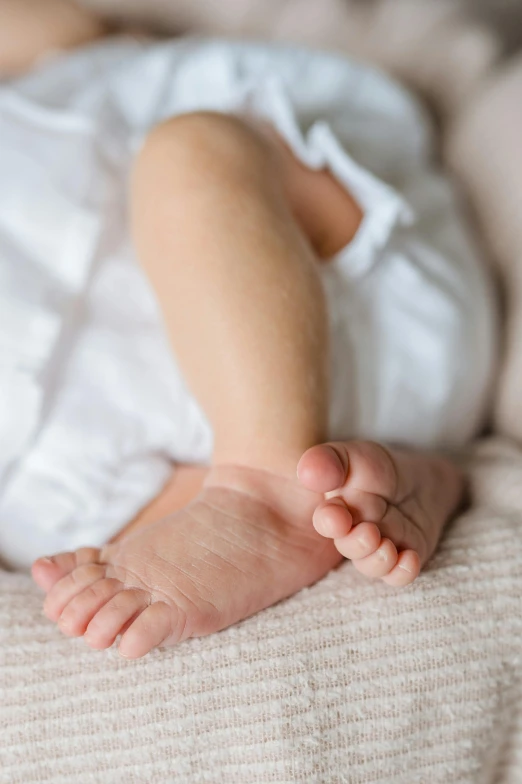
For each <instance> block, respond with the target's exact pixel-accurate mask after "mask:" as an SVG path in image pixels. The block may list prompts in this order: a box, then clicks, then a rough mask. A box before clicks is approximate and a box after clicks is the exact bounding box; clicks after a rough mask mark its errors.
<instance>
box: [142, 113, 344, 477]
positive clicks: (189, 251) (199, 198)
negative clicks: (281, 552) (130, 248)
mask: <svg viewBox="0 0 522 784" xmlns="http://www.w3.org/2000/svg"><path fill="white" fill-rule="evenodd" d="M291 160H292V161H293V160H295V159H293V158H292V159H291ZM286 161H287V158H286V157H285V156H284V152H283V151H282V150H280V149H279V148H277V147H275V146H274V144H273V142H272V140H271V138H270V137H269V136H268V137H265V136H264V135H261V134H260V133H259V132H257V130H255V129H253V128H251V127H249V126H248V125H247V124H246V123H244V122H242V121H240V120H238V119H236V118H233V117H228V116H224V115H217V114H198V115H187V116H183V117H178V118H175V119H173V120H170V121H169V122H167V123H165V124H164V125H162V126H160V127H159V128H157V129H156V130H155V131H154V132H153V133H152V134H151V136H150V138H149V141H148V143H147V145H146V146H145V149H144V150H143V152H142V154H141V156H140V158H139V160H138V163H137V166H136V171H135V176H134V194H135V197H134V205H133V224H134V235H135V243H136V247H137V251H138V255H139V257H140V259H141V261H142V264H143V265H144V267H145V269H146V271H147V273H148V275H149V278H150V280H151V281H152V284H153V286H154V288H155V290H156V293H157V296H158V298H159V301H160V304H161V306H162V310H163V314H164V318H165V322H166V326H167V329H168V332H169V336H170V339H171V343H172V346H173V348H174V352H175V354H176V357H177V359H178V362H179V363H180V365H181V367H182V369H183V372H184V375H185V377H186V379H187V381H188V383H189V386H190V388H191V389H192V391H193V393H194V395H195V396H196V398H197V399H198V401H199V402H200V404H201V406H202V408H203V409H204V411H205V413H206V415H207V417H208V418H209V419H210V422H211V424H212V427H213V431H214V437H215V450H214V462H215V463H218V464H219V463H227V464H230V463H232V464H238V465H246V466H251V467H255V468H264V469H268V470H275V471H277V472H278V473H285V474H288V475H290V476H295V466H296V464H297V460H298V459H299V456H300V455H301V454H302V452H303V450H304V449H305V448H307V447H308V446H311V445H312V444H315V443H317V442H318V441H319V440H321V438H322V437H323V436H324V433H325V428H326V418H327V402H328V379H327V366H328V346H327V321H326V312H325V302H324V296H323V291H322V286H321V282H320V280H319V274H318V268H317V264H316V257H315V254H314V252H313V248H312V246H311V243H310V241H309V240H308V239H307V237H306V236H305V233H304V231H303V229H302V227H301V226H300V225H299V222H298V220H297V219H296V218H295V217H294V215H293V212H292V203H291V201H290V199H289V196H288V191H289V189H290V188H291V187H292V185H293V183H294V180H295V179H296V176H297V175H298V174H299V172H294V171H290V172H287V170H286V168H287V167H286V165H285V162H286ZM289 165H292V164H291V163H290V164H289ZM295 165H297V162H295ZM306 171H307V170H305V169H304V168H302V172H303V175H304V173H305V172H306ZM331 182H332V184H333V180H332V181H331ZM337 187H338V188H339V190H340V191H341V188H340V187H339V186H337ZM343 193H344V192H343ZM346 198H347V199H348V197H346ZM316 199H317V202H319V198H318V197H317V196H316ZM302 201H304V199H301V202H302ZM294 202H297V200H296V199H295V200H294ZM349 206H350V205H349ZM302 211H303V210H302ZM347 212H348V213H349V210H347ZM303 219H304V218H303Z"/></svg>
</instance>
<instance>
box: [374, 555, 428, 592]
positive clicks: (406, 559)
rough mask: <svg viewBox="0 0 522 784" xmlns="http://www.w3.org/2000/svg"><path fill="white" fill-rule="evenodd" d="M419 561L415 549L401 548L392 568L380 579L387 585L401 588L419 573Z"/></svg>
mask: <svg viewBox="0 0 522 784" xmlns="http://www.w3.org/2000/svg"><path fill="white" fill-rule="evenodd" d="M420 570H421V561H420V558H419V555H418V553H416V552H415V550H403V551H402V553H399V558H398V560H397V563H396V564H395V566H394V567H393V569H392V570H391V571H390V572H389V573H388V574H387V575H385V576H384V577H383V578H382V579H383V581H384V582H385V583H387V584H388V585H393V586H395V587H396V588H402V587H403V586H405V585H410V583H412V582H413V581H414V580H416V579H417V577H418V576H419V574H420Z"/></svg>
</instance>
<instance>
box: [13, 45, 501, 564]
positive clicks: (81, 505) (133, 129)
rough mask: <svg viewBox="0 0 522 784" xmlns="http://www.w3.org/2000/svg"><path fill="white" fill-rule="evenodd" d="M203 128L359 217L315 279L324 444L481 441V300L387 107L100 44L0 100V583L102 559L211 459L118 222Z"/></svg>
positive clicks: (420, 124) (142, 48)
mask: <svg viewBox="0 0 522 784" xmlns="http://www.w3.org/2000/svg"><path fill="white" fill-rule="evenodd" d="M199 109H212V110H218V111H223V112H234V113H240V114H250V115H251V114H256V115H259V116H262V117H264V118H266V119H268V120H269V121H270V122H272V123H273V125H274V126H275V127H276V128H277V129H278V131H279V132H280V134H281V135H282V136H283V137H284V138H285V139H286V141H287V142H288V144H289V145H290V146H291V148H292V149H293V151H294V153H295V155H296V156H297V157H298V158H300V159H301V160H302V161H303V162H304V163H305V164H307V165H308V166H310V167H312V168H320V167H327V168H328V169H330V171H331V172H332V173H333V174H334V176H335V177H336V178H337V179H338V180H339V181H340V182H341V183H342V184H344V185H345V186H346V187H347V188H348V189H349V190H350V191H351V192H352V194H353V195H354V197H355V198H356V200H357V201H358V202H359V204H360V205H361V207H362V209H363V211H364V219H363V221H362V224H361V226H360V228H359V230H358V232H357V234H356V236H355V238H354V239H353V240H352V242H351V243H350V244H349V246H347V247H346V248H345V249H344V250H343V251H342V252H341V253H339V254H338V256H337V257H336V258H335V259H333V260H332V261H331V262H330V263H329V264H326V265H323V266H322V267H321V270H322V275H323V280H324V285H325V288H326V292H327V299H328V303H329V312H330V322H331V329H330V334H331V344H332V399H331V412H330V435H331V437H332V438H341V437H351V436H363V437H367V438H373V439H379V440H384V441H392V442H399V443H405V444H410V445H413V446H419V447H437V446H452V445H460V444H462V443H464V442H465V441H466V440H468V439H469V438H470V437H471V436H473V434H475V433H476V432H477V431H478V429H479V428H480V426H481V425H482V424H483V419H484V414H485V408H486V406H487V402H488V395H489V390H490V384H491V378H492V375H493V372H492V371H493V356H494V352H495V334H496V318H495V304H494V303H495V299H494V292H493V290H492V285H491V282H490V280H489V277H488V275H487V273H486V271H485V268H484V265H483V263H482V261H481V259H480V257H479V254H478V252H477V250H476V248H475V247H474V246H473V244H472V242H471V241H470V239H469V237H468V235H467V233H466V230H465V228H464V225H463V222H462V219H461V217H460V214H459V207H458V204H457V202H456V200H455V198H454V195H453V194H452V190H451V187H450V185H449V183H448V181H447V180H446V179H444V178H443V177H441V175H440V174H438V173H436V172H435V170H434V168H433V165H432V162H431V157H432V154H433V150H432V138H431V130H430V127H429V124H428V123H427V120H426V117H425V116H424V114H423V112H422V110H421V109H420V107H419V106H418V105H417V104H416V103H415V101H414V100H413V99H412V98H411V97H410V96H409V95H408V94H407V93H406V92H405V91H404V90H403V89H402V88H401V87H399V86H398V85H397V84H395V83H394V82H392V81H390V80H389V79H388V78H387V77H385V76H384V75H382V74H380V73H378V72H375V71H374V70H372V69H370V68H368V67H366V66H361V65H358V64H355V63H352V62H351V61H349V60H347V59H344V58H340V57H337V56H333V55H328V54H321V53H316V52H310V51H308V50H304V49H299V48H294V47H289V46H286V47H283V46H268V45H257V44H240V43H230V42H217V41H208V42H205V41H195V40H183V41H177V42H169V43H160V44H158V43H143V42H141V43H139V42H136V41H133V40H129V39H123V40H120V41H116V42H114V41H113V42H108V43H102V44H98V45H95V46H93V47H89V48H88V49H85V50H82V51H79V52H77V53H74V54H68V55H64V56H62V57H58V58H55V59H53V60H52V61H50V62H48V63H46V64H44V65H42V66H41V67H40V68H39V69H38V70H37V71H35V72H34V73H32V74H31V75H29V76H27V77H24V78H23V79H18V80H15V81H10V82H4V83H2V84H0V182H1V188H0V556H1V557H2V558H3V559H4V560H6V561H7V562H8V563H11V564H12V565H13V566H19V567H26V566H28V565H29V564H30V563H31V561H32V560H33V559H34V558H36V557H37V556H40V555H43V554H46V553H49V552H56V551H59V550H69V549H75V548H77V547H79V546H82V545H93V546H100V545H101V544H102V543H104V542H106V541H107V540H108V539H109V538H111V537H112V536H113V535H114V534H115V533H116V532H117V531H118V530H119V529H120V528H122V527H123V526H124V525H125V524H126V523H127V522H128V521H130V520H131V519H132V517H133V516H134V515H135V514H136V513H137V512H138V511H139V509H140V508H141V507H143V506H144V505H145V504H146V503H147V502H148V501H149V500H150V499H151V498H152V497H153V496H154V495H155V494H157V493H158V492H159V491H160V489H161V487H162V485H163V484H164V482H165V481H166V479H167V478H168V476H169V475H170V472H171V470H172V463H173V462H176V461H189V462H190V461H196V462H208V461H209V460H210V457H211V452H212V432H211V429H210V427H209V424H208V422H207V420H206V419H205V416H204V414H203V412H202V411H201V410H200V408H199V406H198V404H197V402H196V401H195V399H194V398H193V396H192V395H191V394H190V392H189V390H188V389H187V387H186V385H185V383H184V379H183V376H182V375H181V372H180V370H179V368H178V367H177V364H176V360H175V357H173V356H172V353H171V350H170V347H169V345H168V342H167V339H166V336H165V333H164V330H163V326H162V323H161V316H160V313H159V309H158V306H157V304H156V301H155V299H154V296H153V293H152V291H151V288H150V286H149V285H148V282H147V281H146V279H145V278H144V275H143V272H142V271H141V270H140V268H139V266H138V264H137V263H136V260H135V258H134V253H133V249H132V246H131V244H130V238H129V226H128V214H127V194H128V173H129V169H130V165H131V162H132V160H133V157H134V155H135V153H136V151H137V150H138V149H139V147H140V145H141V144H142V142H143V139H144V137H145V135H146V134H147V132H148V131H149V130H150V129H151V128H152V127H153V126H154V125H155V124H156V123H158V122H159V121H161V120H163V119H165V118H167V117H169V116H171V115H176V114H180V113H184V112H190V111H194V110H199ZM178 230H179V227H178V226H176V225H175V224H174V225H173V231H178ZM231 241H233V238H231ZM252 296H255V292H252ZM197 317H198V316H197V312H195V313H194V318H197Z"/></svg>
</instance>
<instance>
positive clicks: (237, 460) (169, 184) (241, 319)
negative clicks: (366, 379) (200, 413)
mask: <svg viewBox="0 0 522 784" xmlns="http://www.w3.org/2000/svg"><path fill="white" fill-rule="evenodd" d="M313 182H316V183H317V187H318V189H319V190H320V189H323V191H324V192H325V193H326V194H331V195H332V198H334V200H335V199H342V208H343V212H344V214H345V215H346V218H347V219H346V221H345V222H344V223H343V225H342V227H341V228H340V230H339V227H338V226H337V223H336V228H337V235H336V237H337V242H338V243H339V246H340V245H342V244H344V243H345V242H347V241H348V240H349V239H350V234H349V232H353V231H355V229H356V226H357V222H358V220H360V213H359V212H358V208H357V206H356V205H355V203H354V202H353V200H352V199H351V198H350V197H349V195H348V194H346V193H345V192H344V191H342V189H341V188H340V187H339V186H338V185H337V184H336V183H335V182H334V181H333V180H332V179H331V178H329V177H328V175H325V173H324V172H318V173H311V172H309V171H308V170H306V169H304V168H303V167H301V166H300V165H298V164H297V162H295V161H294V159H293V158H292V156H291V155H290V154H289V152H288V151H287V150H286V148H285V147H284V145H282V144H280V143H279V142H278V141H277V140H274V137H273V135H272V134H271V133H270V132H267V131H266V129H263V130H262V131H261V132H259V131H258V130H257V129H256V128H252V127H251V126H250V125H249V124H247V123H244V122H242V121H240V120H238V119H236V118H232V117H225V116H222V115H212V114H199V115H191V116H185V117H181V118H177V119H175V120H171V121H169V122H167V123H165V124H164V125H163V126H161V127H159V128H158V129H156V130H155V131H154V132H153V133H152V134H151V137H150V139H149V141H148V143H147V144H146V145H145V148H144V150H143V152H142V154H141V156H140V157H139V159H138V161H137V165H136V170H135V175H134V184H133V218H134V231H135V241H136V247H137V250H138V255H139V257H140V259H141V260H142V263H143V265H144V267H145V269H146V271H147V272H148V274H149V276H150V279H151V281H152V283H153V285H154V287H155V289H156V292H157V294H158V298H159V301H160V304H161V306H162V310H163V315H164V319H165V323H166V326H167V330H168V333H169V335H170V338H171V341H172V344H173V347H174V350H175V353H176V357H177V359H178V361H179V362H180V364H181V367H182V368H183V370H184V373H185V375H186V378H187V381H188V383H189V385H190V387H191V388H192V390H193V392H194V394H195V395H196V397H197V398H198V400H199V402H200V403H201V405H202V406H203V408H204V410H205V412H206V414H207V416H208V417H209V419H210V421H211V423H212V426H213V429H214V433H215V454H214V465H213V467H212V468H211V470H210V471H209V474H208V476H207V478H206V480H205V485H204V487H203V489H202V491H201V493H200V494H199V495H198V496H197V497H196V498H195V500H194V501H193V502H192V503H191V504H189V505H188V506H187V507H185V508H184V509H182V510H181V511H178V512H177V513H176V514H174V515H172V516H170V517H167V518H166V519H164V520H162V521H160V522H156V523H154V524H153V525H151V526H150V527H142V528H141V529H140V530H137V531H136V532H135V533H132V532H130V533H129V535H128V536H124V537H123V538H121V539H120V540H118V541H117V542H114V543H112V544H109V545H107V546H106V547H104V548H103V549H102V550H101V551H96V550H80V551H78V552H77V553H70V554H62V555H59V556H56V557H55V558H54V559H51V560H50V561H38V562H37V563H36V564H35V565H34V567H33V575H34V577H35V579H36V580H37V582H38V583H39V584H40V585H41V587H42V588H44V590H46V591H48V595H47V598H46V602H45V611H46V613H47V615H48V617H49V618H51V619H52V620H56V621H58V622H59V623H60V627H61V628H62V629H63V631H65V632H66V633H68V634H72V635H83V634H85V638H86V640H87V641H88V642H89V644H91V645H92V646H93V647H95V648H104V647H107V646H109V645H111V644H112V642H113V641H114V639H115V637H116V636H117V635H118V634H120V633H123V637H122V640H121V642H120V651H121V652H122V653H123V654H124V655H126V656H129V657H136V656H141V655H143V654H144V653H146V652H147V651H149V650H150V649H151V648H152V647H154V646H157V645H171V644H174V643H176V642H178V641H179V640H181V639H185V638H187V637H190V636H200V635H204V634H209V633H211V632H213V631H217V630H219V629H221V628H224V627H225V626H228V625H230V624H231V623H234V622H236V621H238V620H241V619H242V618H244V617H246V616H248V615H251V614H252V613H254V612H257V611H258V610H260V609H262V608H264V607H266V606H268V605H270V604H273V603H274V602H276V601H278V600H279V599H282V598H284V597H285V596H288V595H290V594H292V593H294V592H295V591H297V590H299V589H300V588H302V587H304V586H305V585H309V584H310V583H312V582H314V581H315V580H317V579H319V578H320V577H321V576H323V575H324V574H325V573H326V572H327V571H328V570H329V569H331V568H332V567H333V566H335V565H336V564H337V563H338V562H339V560H340V558H341V556H340V554H339V553H338V551H337V550H336V548H335V547H334V545H333V543H332V542H331V541H329V540H327V539H325V538H324V537H322V536H320V535H319V534H318V533H317V532H316V531H315V530H314V528H313V526H312V525H311V519H312V513H313V510H314V508H315V507H316V506H317V504H318V503H319V502H320V495H319V494H318V493H315V492H313V491H310V490H307V489H305V488H303V487H302V486H301V485H300V484H299V482H298V481H297V479H296V476H295V467H296V464H297V461H298V459H299V457H300V455H301V454H302V452H303V450H305V449H307V448H308V447H310V446H312V445H313V444H314V443H317V442H318V441H319V440H321V439H322V438H324V433H325V423H326V416H327V410H326V408H327V399H328V379H327V374H326V366H327V356H328V355H327V348H328V347H327V335H326V331H327V330H326V313H325V304H324V300H323V292H322V287H321V284H320V281H319V278H318V269H317V264H316V261H317V259H316V255H317V254H319V255H321V251H322V250H324V249H325V248H328V249H329V250H330V249H331V251H332V252H333V251H334V250H335V249H336V248H335V244H336V242H335V241H334V240H332V239H331V233H330V232H329V231H328V230H327V227H325V226H321V225H320V223H321V215H322V214H324V215H325V216H326V218H325V220H326V221H328V220H329V218H330V217H331V215H332V214H335V211H334V212H333V213H332V212H331V211H325V212H323V210H324V203H321V204H320V203H319V202H318V204H317V210H316V211H315V212H314V210H313V209H311V204H310V200H311V199H313V198H314V190H313V188H310V184H311V183H312V184H313ZM325 198H326V196H325ZM346 232H348V236H344V235H346ZM334 234H335V233H334ZM324 237H328V238H329V241H328V242H326V243H325V242H324V239H323V238H324Z"/></svg>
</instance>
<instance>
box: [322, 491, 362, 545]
mask: <svg viewBox="0 0 522 784" xmlns="http://www.w3.org/2000/svg"><path fill="white" fill-rule="evenodd" d="M313 524H314V528H315V530H316V531H317V533H318V534H321V536H326V537H327V538H328V539H340V538H342V537H345V536H347V535H348V534H349V533H350V529H351V527H352V524H353V519H352V515H351V514H350V512H349V511H348V509H347V508H346V504H345V503H344V501H343V500H342V499H341V498H332V499H330V500H329V501H323V503H322V504H319V506H318V507H317V509H316V510H315V512H314V516H313Z"/></svg>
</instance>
